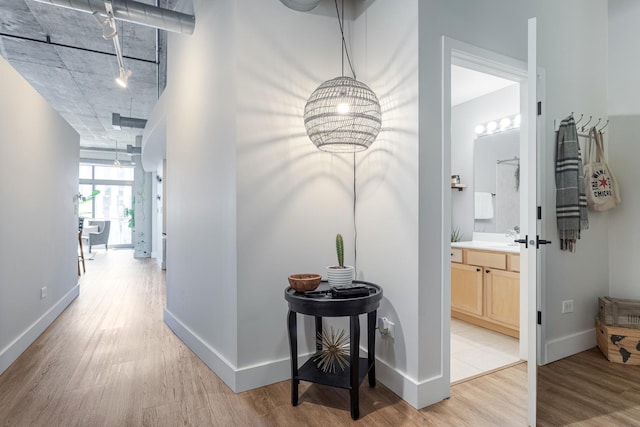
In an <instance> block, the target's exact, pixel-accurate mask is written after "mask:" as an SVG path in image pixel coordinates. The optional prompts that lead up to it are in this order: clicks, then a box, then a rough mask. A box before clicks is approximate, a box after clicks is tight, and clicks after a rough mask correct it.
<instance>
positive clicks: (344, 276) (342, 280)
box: [327, 265, 354, 288]
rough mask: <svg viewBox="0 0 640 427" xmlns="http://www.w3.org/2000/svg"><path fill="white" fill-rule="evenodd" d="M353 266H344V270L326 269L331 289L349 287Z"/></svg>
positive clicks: (333, 267)
mask: <svg viewBox="0 0 640 427" xmlns="http://www.w3.org/2000/svg"><path fill="white" fill-rule="evenodd" d="M353 272H354V269H353V266H351V265H345V266H344V268H339V267H338V268H336V267H335V266H332V267H327V280H328V281H329V286H332V287H338V288H339V287H345V286H351V282H352V281H353Z"/></svg>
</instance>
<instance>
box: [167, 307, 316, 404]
mask: <svg viewBox="0 0 640 427" xmlns="http://www.w3.org/2000/svg"><path fill="white" fill-rule="evenodd" d="M164 322H165V323H166V324H167V326H169V328H170V329H171V330H172V331H173V332H174V333H175V334H176V335H177V336H178V338H180V339H181V340H182V342H184V343H185V345H186V346H187V347H189V348H190V349H191V351H193V352H194V353H195V354H196V355H197V356H198V357H199V358H200V360H202V361H203V362H204V363H205V364H206V365H207V366H208V367H209V368H210V369H211V370H212V371H213V372H214V373H215V374H216V375H217V376H218V377H220V379H221V380H222V381H224V383H225V384H226V385H227V386H229V388H230V389H231V390H233V391H234V392H235V393H241V392H243V391H247V390H252V389H254V388H258V387H263V386H266V385H269V384H273V383H277V382H280V381H284V380H288V379H290V378H291V364H290V363H289V358H288V357H286V358H284V359H280V360H275V361H270V362H265V363H261V364H257V365H253V366H248V367H244V368H239V369H238V368H237V367H236V366H235V365H234V364H232V363H231V362H229V361H228V360H227V359H225V358H224V357H223V356H222V355H221V354H220V353H219V352H218V351H216V349H214V348H213V347H211V346H210V345H209V344H207V343H206V342H204V341H203V340H202V338H200V337H199V336H198V335H197V334H195V333H194V332H193V331H192V330H191V329H189V328H188V327H187V326H186V325H185V324H184V323H182V322H181V321H180V320H179V319H178V318H176V316H174V315H173V313H171V312H170V311H169V310H167V309H166V308H165V310H164ZM308 357H309V354H303V355H299V356H298V363H299V364H302V363H304V362H305V361H306V360H307V358H308Z"/></svg>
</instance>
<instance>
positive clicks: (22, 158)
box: [0, 58, 80, 373]
mask: <svg viewBox="0 0 640 427" xmlns="http://www.w3.org/2000/svg"><path fill="white" fill-rule="evenodd" d="M0 93H2V98H1V99H0V200H2V203H1V204H0V218H2V221H0V373H2V372H3V371H4V370H5V369H6V368H7V367H8V366H9V365H10V364H11V363H12V362H13V361H14V360H15V359H16V358H17V357H18V356H19V355H20V354H21V353H22V352H23V351H24V350H25V349H26V348H27V347H28V346H29V345H30V344H31V343H32V342H33V341H34V340H35V339H36V338H37V337H38V336H39V335H40V334H41V333H42V332H43V331H44V330H45V329H46V327H47V326H49V325H50V324H51V322H53V320H54V319H55V318H56V317H57V316H58V315H59V314H60V313H61V312H62V310H64V308H65V307H66V306H67V305H68V304H69V303H70V302H71V301H72V300H73V299H74V298H75V297H76V296H77V295H78V289H79V288H78V278H77V252H76V251H77V247H78V222H77V221H78V220H77V214H76V212H75V209H74V206H75V205H74V202H75V200H76V199H75V195H76V194H77V192H78V159H79V147H80V143H79V137H78V134H77V133H76V132H75V131H74V130H73V129H72V128H71V126H69V124H67V122H66V121H65V120H63V119H62V118H61V117H60V116H59V115H58V114H57V113H56V112H55V111H54V110H53V109H52V108H51V107H50V106H49V105H48V104H47V103H46V102H45V101H44V99H42V97H41V96H40V95H39V94H38V93H37V92H36V91H35V89H33V88H32V87H31V86H29V84H28V83H27V82H26V80H24V79H23V78H22V77H21V76H20V75H19V74H18V72H17V71H15V70H14V69H13V68H11V66H10V65H9V64H8V63H7V62H6V61H5V60H4V59H3V58H0ZM45 286H46V287H47V296H46V298H44V299H41V298H40V289H41V288H42V287H45Z"/></svg>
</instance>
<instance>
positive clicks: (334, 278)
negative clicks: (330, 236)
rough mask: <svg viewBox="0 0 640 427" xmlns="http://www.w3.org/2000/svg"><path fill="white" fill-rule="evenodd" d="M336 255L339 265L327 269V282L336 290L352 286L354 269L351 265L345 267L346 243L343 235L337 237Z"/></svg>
mask: <svg viewBox="0 0 640 427" xmlns="http://www.w3.org/2000/svg"><path fill="white" fill-rule="evenodd" d="M336 253H337V255H338V265H334V266H330V267H327V280H328V281H329V285H330V286H331V287H334V288H340V287H347V286H351V281H352V280H353V271H354V268H353V266H351V265H344V241H343V240H342V235H341V234H338V235H336Z"/></svg>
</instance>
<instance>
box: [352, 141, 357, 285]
mask: <svg viewBox="0 0 640 427" xmlns="http://www.w3.org/2000/svg"><path fill="white" fill-rule="evenodd" d="M357 194H358V193H357V192H356V153H355V152H354V153H353V269H354V270H355V278H356V279H357V278H358V227H357V226H356V202H357V200H358V197H357Z"/></svg>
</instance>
